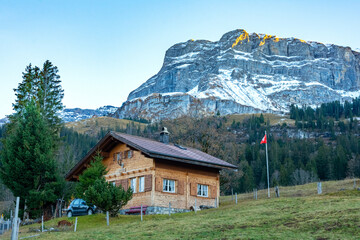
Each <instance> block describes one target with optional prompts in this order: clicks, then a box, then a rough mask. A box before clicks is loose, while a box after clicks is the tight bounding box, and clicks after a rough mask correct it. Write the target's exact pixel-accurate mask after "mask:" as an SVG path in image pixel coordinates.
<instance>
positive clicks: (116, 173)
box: [103, 143, 154, 208]
mask: <svg viewBox="0 0 360 240" xmlns="http://www.w3.org/2000/svg"><path fill="white" fill-rule="evenodd" d="M129 150H132V151H133V154H132V157H131V158H127V156H125V157H126V158H124V159H123V160H122V162H123V164H124V168H122V167H121V166H120V165H119V164H118V162H117V160H116V156H115V159H114V154H116V153H118V152H125V151H129ZM103 163H104V165H105V166H107V170H108V171H109V172H108V173H107V175H106V176H105V178H106V180H107V181H109V182H115V183H116V185H120V184H121V185H122V186H123V187H124V188H126V189H127V188H128V187H129V186H130V179H131V178H137V188H138V186H139V179H138V178H139V177H142V176H150V178H151V181H150V182H149V181H145V184H146V186H145V192H138V189H137V190H136V193H134V194H133V198H132V199H131V200H130V201H129V202H128V204H127V205H126V206H125V207H124V208H130V207H133V206H140V204H143V205H148V206H151V205H153V202H152V198H153V197H152V195H153V191H152V189H153V187H152V185H153V180H152V179H153V177H152V176H153V175H154V160H153V159H152V158H148V157H146V156H145V155H143V154H142V153H141V152H140V151H138V150H135V149H131V148H130V147H128V146H127V145H126V144H123V143H119V144H118V145H116V146H115V147H114V148H113V149H112V150H111V152H110V156H109V157H108V158H105V159H104V160H103ZM146 179H148V177H146ZM148 184H150V186H151V187H150V188H149V187H148V186H147V185H148Z"/></svg>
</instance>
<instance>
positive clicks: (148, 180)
mask: <svg viewBox="0 0 360 240" xmlns="http://www.w3.org/2000/svg"><path fill="white" fill-rule="evenodd" d="M151 190H152V175H151V174H149V175H145V189H144V191H145V192H149V191H151Z"/></svg>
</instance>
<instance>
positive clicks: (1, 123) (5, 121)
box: [0, 117, 9, 127]
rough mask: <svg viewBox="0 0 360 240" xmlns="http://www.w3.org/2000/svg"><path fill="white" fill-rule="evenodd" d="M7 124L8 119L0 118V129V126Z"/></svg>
mask: <svg viewBox="0 0 360 240" xmlns="http://www.w3.org/2000/svg"><path fill="white" fill-rule="evenodd" d="M8 122H9V119H8V118H6V117H5V118H2V119H0V127H1V126H2V125H4V124H6V123H8Z"/></svg>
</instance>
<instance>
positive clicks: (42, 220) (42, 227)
mask: <svg viewBox="0 0 360 240" xmlns="http://www.w3.org/2000/svg"><path fill="white" fill-rule="evenodd" d="M41 232H44V215H42V216H41Z"/></svg>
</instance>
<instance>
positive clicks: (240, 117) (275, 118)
mask: <svg viewBox="0 0 360 240" xmlns="http://www.w3.org/2000/svg"><path fill="white" fill-rule="evenodd" d="M252 115H254V116H258V117H259V116H260V113H257V114H233V115H227V116H226V117H227V119H228V124H229V125H231V123H232V122H233V120H235V122H242V121H244V119H247V118H250V117H251V116H252ZM263 116H264V120H265V122H266V121H267V120H268V119H269V120H270V125H282V124H283V123H286V124H287V125H294V124H295V120H293V119H290V118H289V116H281V115H276V114H271V113H263Z"/></svg>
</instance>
